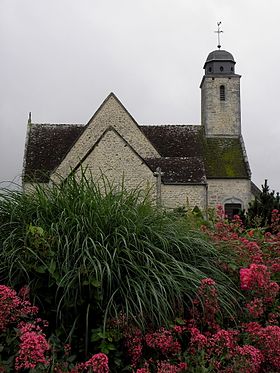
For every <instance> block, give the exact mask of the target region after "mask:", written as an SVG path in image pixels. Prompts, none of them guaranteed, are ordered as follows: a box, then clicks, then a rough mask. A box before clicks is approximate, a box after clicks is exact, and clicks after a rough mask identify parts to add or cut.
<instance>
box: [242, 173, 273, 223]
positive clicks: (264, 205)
mask: <svg viewBox="0 0 280 373" xmlns="http://www.w3.org/2000/svg"><path fill="white" fill-rule="evenodd" d="M273 210H280V196H279V193H276V195H275V191H274V190H273V191H270V189H269V186H268V184H267V180H265V182H264V185H262V191H261V193H260V195H259V196H257V197H255V199H254V201H253V202H252V203H251V204H250V206H249V209H248V212H247V214H246V216H245V221H246V224H247V226H249V227H268V226H270V225H271V222H272V220H271V219H272V211H273Z"/></svg>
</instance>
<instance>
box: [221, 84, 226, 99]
mask: <svg viewBox="0 0 280 373" xmlns="http://www.w3.org/2000/svg"><path fill="white" fill-rule="evenodd" d="M225 100H226V93H225V86H224V85H220V101H225Z"/></svg>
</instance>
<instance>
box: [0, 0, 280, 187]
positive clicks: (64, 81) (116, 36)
mask: <svg viewBox="0 0 280 373" xmlns="http://www.w3.org/2000/svg"><path fill="white" fill-rule="evenodd" d="M220 20H221V21H222V29H223V30H224V33H223V34H222V39H221V41H222V48H223V49H226V50H228V51H229V52H231V53H232V54H233V56H234V57H235V60H236V73H238V74H241V75H242V79H241V108H242V132H243V137H244V140H245V144H246V150H247V153H248V157H249V161H250V166H251V169H252V173H253V174H252V180H253V181H255V182H256V183H257V184H258V185H260V184H261V183H263V181H264V179H265V178H268V180H269V185H270V186H271V188H273V189H276V190H278V191H279V190H280V172H279V160H280V155H279V153H280V151H279V148H278V143H279V139H280V124H279V118H280V102H279V97H280V95H279V87H280V74H279V60H280V46H279V41H280V27H279V22H280V21H279V20H280V3H279V0H267V1H264V0H262V1H260V0H235V1H227V0H211V1H206V0H137V1H136V0H0V57H1V58H0V63H1V69H0V182H1V181H3V180H12V179H14V178H15V177H16V176H18V175H20V173H21V170H22V159H23V151H24V142H25V134H26V123H27V119H28V112H29V111H32V120H33V121H34V122H39V123H45V122H46V123H59V122H61V123H86V122H87V121H88V120H89V119H90V117H91V116H92V114H93V113H94V112H95V111H96V109H97V108H98V106H99V105H100V104H101V103H102V101H103V100H104V99H105V98H106V96H107V95H108V94H109V93H110V92H111V91H113V92H114V93H115V94H116V95H117V96H118V98H119V99H120V100H121V101H122V103H123V104H124V105H125V107H126V108H127V109H128V111H129V112H130V113H131V114H132V116H133V117H134V118H135V119H136V121H137V122H138V123H139V124H162V123H170V124H172V123H174V124H175V123H185V124H196V123H197V124H199V123H200V89H199V85H200V82H201V78H202V76H203V65H204V62H205V59H206V57H207V55H208V53H209V52H211V51H212V50H214V49H216V45H217V38H216V34H214V30H215V29H216V22H217V21H220Z"/></svg>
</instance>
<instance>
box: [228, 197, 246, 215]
mask: <svg viewBox="0 0 280 373" xmlns="http://www.w3.org/2000/svg"><path fill="white" fill-rule="evenodd" d="M223 205H224V210H225V215H226V216H227V218H228V219H229V220H232V219H233V217H234V215H239V214H240V212H241V211H242V209H243V203H242V201H241V200H240V199H239V198H235V197H232V198H227V199H226V200H224V201H223Z"/></svg>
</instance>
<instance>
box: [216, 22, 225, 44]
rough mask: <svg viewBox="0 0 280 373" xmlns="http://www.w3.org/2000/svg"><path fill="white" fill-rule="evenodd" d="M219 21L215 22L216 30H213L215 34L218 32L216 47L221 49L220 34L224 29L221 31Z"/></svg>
mask: <svg viewBox="0 0 280 373" xmlns="http://www.w3.org/2000/svg"><path fill="white" fill-rule="evenodd" d="M221 23H222V22H217V25H218V31H215V32H216V33H217V34H218V48H219V49H221V40H220V34H221V33H222V32H224V31H222V30H221V29H220V26H221Z"/></svg>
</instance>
